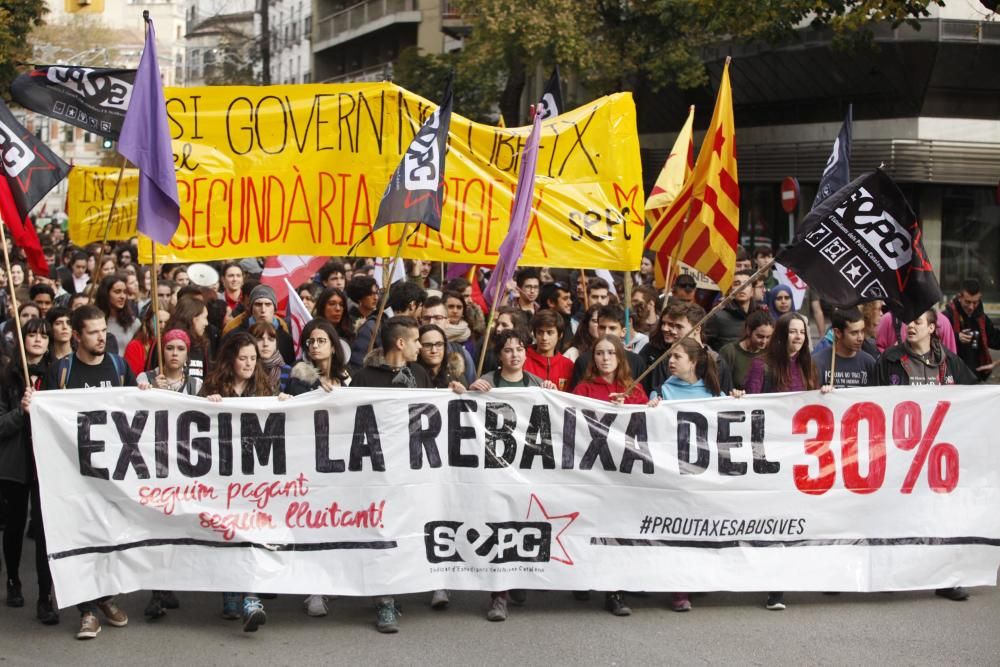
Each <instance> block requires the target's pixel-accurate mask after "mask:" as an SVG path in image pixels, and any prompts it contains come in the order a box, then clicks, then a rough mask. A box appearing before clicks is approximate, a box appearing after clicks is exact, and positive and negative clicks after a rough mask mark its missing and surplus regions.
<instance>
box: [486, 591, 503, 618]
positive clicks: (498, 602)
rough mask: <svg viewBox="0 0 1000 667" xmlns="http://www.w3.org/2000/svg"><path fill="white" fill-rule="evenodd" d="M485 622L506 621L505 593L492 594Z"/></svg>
mask: <svg viewBox="0 0 1000 667" xmlns="http://www.w3.org/2000/svg"><path fill="white" fill-rule="evenodd" d="M486 620H488V621H494V622H497V621H506V620H507V594H506V593H494V594H493V599H492V600H491V601H490V609H489V611H487V612H486Z"/></svg>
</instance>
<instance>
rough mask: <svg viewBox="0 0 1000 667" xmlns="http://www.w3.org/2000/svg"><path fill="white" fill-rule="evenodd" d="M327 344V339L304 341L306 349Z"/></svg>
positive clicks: (328, 340)
mask: <svg viewBox="0 0 1000 667" xmlns="http://www.w3.org/2000/svg"><path fill="white" fill-rule="evenodd" d="M329 342H330V339H329V338H310V339H308V340H306V347H322V346H323V345H326V344H327V343H329Z"/></svg>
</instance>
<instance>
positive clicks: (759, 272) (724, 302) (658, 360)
mask: <svg viewBox="0 0 1000 667" xmlns="http://www.w3.org/2000/svg"><path fill="white" fill-rule="evenodd" d="M772 266H774V260H773V259H772V260H771V261H770V262H768V263H767V264H765V265H764V266H762V267H761V268H759V269H757V272H756V273H754V274H753V275H752V276H750V279H749V280H747V281H746V282H745V283H743V284H742V285H740V286H739V287H737V288H736V289H734V290H732V291H731V292H730V293H729V294H727V295H726V297H725V298H724V299H722V300H721V301H719V303H717V304H716V305H715V307H714V308H712V310H710V311H708V314H707V315H705V317H703V318H701V319H700V320H698V322H697V323H696V324H695V325H694V326H693V327H691V330H690V331H688V332H687V333H686V334H684V335H683V336H681V337H680V338H678V339H677V341H676V342H675V343H674V344H673V345H671V346H670V347H669V348H667V351H666V352H664V353H663V354H661V355H660V356H659V357H657V358H656V360H655V361H654V362H653V363H651V364H650V365H649V366H648V367H647V368H646V370H644V371H643V372H642V375H640V376H639V377H637V378H636V379H635V380H633V381H632V383H631V384H630V385H629V386H628V387H626V388H625V391H624V394H625V395H626V396H628V395H629V394H631V393H632V390H633V389H634V388H635V386H636V385H637V384H639V383H640V382H642V380H643V378H645V377H646V376H647V375H649V374H650V373H652V372H653V369H654V368H656V367H657V366H659V365H660V364H661V363H663V361H664V360H665V359H669V358H670V353H671V352H673V351H674V350H675V349H677V346H678V345H680V344H681V343H682V342H683V341H685V340H687V339H688V338H690V337H691V334H692V333H694V332H695V331H696V330H697V329H698V328H699V327H701V326H704V324H705V322H707V321H708V320H709V319H711V318H712V317H714V316H715V314H716V313H718V312H719V311H720V310H722V309H723V308H725V307H726V306H727V305H729V303H730V302H731V301H732V300H733V298H734V297H735V296H736V295H737V294H739V293H740V292H742V291H743V290H745V289H753V284H754V282H755V281H756V280H757V279H758V278H760V277H761V276H764V275H766V273H767V272H768V271H770V270H771V267H772Z"/></svg>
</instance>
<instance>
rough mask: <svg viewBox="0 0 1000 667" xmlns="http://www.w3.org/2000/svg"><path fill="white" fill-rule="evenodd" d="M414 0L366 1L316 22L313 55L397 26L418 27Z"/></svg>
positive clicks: (418, 14) (418, 20)
mask: <svg viewBox="0 0 1000 667" xmlns="http://www.w3.org/2000/svg"><path fill="white" fill-rule="evenodd" d="M420 20H421V12H420V10H419V9H418V8H417V0H368V1H367V2H359V3H358V4H356V5H352V6H350V7H348V8H347V9H342V10H340V11H339V12H335V13H333V14H330V15H329V16H326V17H324V18H322V19H320V20H319V21H317V22H316V41H315V42H314V44H313V52H317V53H318V52H319V51H322V50H323V49H328V48H330V47H333V46H337V45H339V44H343V43H344V42H347V41H349V40H352V39H355V38H357V37H361V36H362V35H366V34H368V33H372V32H375V31H376V30H381V29H382V28H385V27H387V26H390V25H393V24H396V23H420Z"/></svg>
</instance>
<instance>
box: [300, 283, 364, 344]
mask: <svg viewBox="0 0 1000 667" xmlns="http://www.w3.org/2000/svg"><path fill="white" fill-rule="evenodd" d="M335 296H336V297H339V298H340V302H341V303H342V304H344V314H343V315H341V316H340V323H339V324H335V325H333V326H334V327H335V328H336V330H337V335H338V336H339V337H340V338H343V339H344V340H354V327H353V326H352V325H351V316H350V314H349V313H348V312H347V309H348V308H349V306H350V301H348V300H347V295H346V294H344V291H343V290H340V289H337V288H336V287H327V288H326V289H325V290H323V291H322V292H320V295H319V297H317V299H316V307H315V308H313V315H315V316H316V318H317V319H323V320H324V321H327V322H329V320H327V319H326V314H325V313H326V303H327V302H328V301H329V300H330V299H332V298H333V297H335ZM313 321H315V320H313ZM331 324H332V323H331ZM302 340H305V338H303V339H302Z"/></svg>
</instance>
